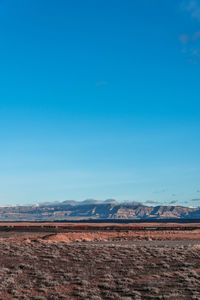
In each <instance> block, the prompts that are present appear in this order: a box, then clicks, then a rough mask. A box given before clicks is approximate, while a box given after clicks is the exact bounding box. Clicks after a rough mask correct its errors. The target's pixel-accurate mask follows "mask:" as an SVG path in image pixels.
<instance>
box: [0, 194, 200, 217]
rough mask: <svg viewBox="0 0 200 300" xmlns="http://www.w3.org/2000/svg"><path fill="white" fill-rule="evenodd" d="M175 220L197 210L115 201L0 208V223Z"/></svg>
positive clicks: (196, 213) (197, 213)
mask: <svg viewBox="0 0 200 300" xmlns="http://www.w3.org/2000/svg"><path fill="white" fill-rule="evenodd" d="M159 218H160V219H170V218H172V219H173V218H174V219H176V218H177V219H178V218H183V219H184V218H190V219H195V218H200V208H190V207H182V206H155V207H154V206H145V205H143V204H141V203H137V202H132V203H118V202H116V201H115V200H112V199H108V200H106V201H102V202H101V201H95V200H86V201H83V202H76V201H64V202H55V203H44V204H40V205H39V204H38V205H29V206H12V207H0V221H15V220H18V221H20V220H25V221H31V220H41V221H42V220H46V221H48V220H49V221H52V220H66V219H67V220H73V219H75V220H76V219H138V220H140V219H159Z"/></svg>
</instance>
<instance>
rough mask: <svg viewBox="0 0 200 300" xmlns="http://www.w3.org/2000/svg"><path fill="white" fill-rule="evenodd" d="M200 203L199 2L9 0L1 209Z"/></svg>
mask: <svg viewBox="0 0 200 300" xmlns="http://www.w3.org/2000/svg"><path fill="white" fill-rule="evenodd" d="M85 198H95V199H106V198H115V199H117V200H120V201H121V200H130V201H132V200H133V201H141V202H143V203H147V204H168V203H173V204H181V205H187V206H188V205H191V206H198V205H200V200H199V199H200V1H180V0H173V1H169V0H163V1H160V0H152V1H149V0H134V1H132V0H124V1H122V0H120V1H119V0H84V1H82V0H79V1H78V0H73V1H72V0H70V1H68V0H59V1H52V0H48V1H47V0H34V1H31V0H23V1H22V0H10V1H6V0H1V2H0V205H5V204H29V203H38V202H43V201H55V200H59V201H63V200H66V199H75V200H84V199H85Z"/></svg>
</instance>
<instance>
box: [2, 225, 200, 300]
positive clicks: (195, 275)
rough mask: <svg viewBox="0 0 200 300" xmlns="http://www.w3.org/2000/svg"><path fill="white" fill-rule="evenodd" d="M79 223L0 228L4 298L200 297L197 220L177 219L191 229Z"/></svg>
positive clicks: (199, 228) (173, 299) (174, 299)
mask: <svg viewBox="0 0 200 300" xmlns="http://www.w3.org/2000/svg"><path fill="white" fill-rule="evenodd" d="M6 224H7V223H5V224H1V226H5V225H6ZM10 224H11V223H10ZM12 224H14V223H12ZM14 225H15V224H14ZM25 225H27V223H21V226H25ZM49 225H50V226H51V224H49ZM78 225H80V224H78ZM107 225H108V224H106V226H107ZM131 225H133V224H131ZM17 226H19V224H17ZM31 226H33V224H31ZM37 226H38V224H37ZM41 226H42V225H41ZM73 226H75V225H74V224H72V230H69V231H68V232H67V231H66V230H65V231H64V232H63V231H62V230H59V229H56V230H52V232H51V230H50V231H49V232H45V231H43V230H42V229H41V230H38V229H35V230H34V229H31V230H28V229H27V230H26V229H23V230H22V229H19V228H18V229H17V230H14V229H13V230H12V229H10V230H2V229H1V231H0V299H6V300H7V299H8V300H9V299H25V300H28V299H32V300H45V299H47V300H48V299H49V300H50V299H55V300H56V299H66V300H73V299H89V300H102V299H108V300H109V299H110V300H111V299H113V300H118V299H119V300H132V299H136V300H140V299H144V300H145V299H152V300H153V299H155V300H156V299H169V300H178V299H180V300H182V299H183V300H184V299H185V300H186V299H188V300H189V299H193V300H195V299H196V300H197V299H200V226H199V224H198V223H197V224H187V225H186V224H178V226H179V227H181V226H183V227H184V226H187V227H188V226H189V227H190V226H193V227H194V228H195V229H193V230H190V229H189V230H184V229H183V230H181V229H180V228H179V229H178V230H177V229H176V230H148V227H150V228H151V227H152V224H147V223H145V224H142V225H141V224H136V225H135V226H140V227H141V226H145V230H127V228H126V226H127V225H120V226H122V229H123V230H117V229H116V230H113V229H112V230H110V231H109V230H108V231H105V230H102V226H104V224H103V225H102V224H98V225H97V224H95V226H97V227H98V226H99V230H98V229H97V230H95V231H94V230H90V228H89V229H88V230H82V231H81V230H73ZM88 226H93V224H92V225H91V224H88ZM112 226H116V225H115V224H112ZM156 226H166V227H173V226H174V228H176V227H177V224H167V225H166V224H153V227H156ZM116 228H117V227H116Z"/></svg>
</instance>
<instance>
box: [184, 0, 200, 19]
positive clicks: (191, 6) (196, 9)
mask: <svg viewBox="0 0 200 300" xmlns="http://www.w3.org/2000/svg"><path fill="white" fill-rule="evenodd" d="M181 8H182V10H184V11H187V12H188V13H189V14H190V17H191V18H193V19H196V20H197V21H200V1H198V0H189V1H184V2H183V3H182V5H181Z"/></svg>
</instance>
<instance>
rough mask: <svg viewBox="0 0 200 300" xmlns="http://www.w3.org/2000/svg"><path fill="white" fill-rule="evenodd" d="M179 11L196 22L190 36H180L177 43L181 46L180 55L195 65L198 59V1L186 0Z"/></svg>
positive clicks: (199, 46)
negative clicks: (194, 29) (195, 28)
mask: <svg viewBox="0 0 200 300" xmlns="http://www.w3.org/2000/svg"><path fill="white" fill-rule="evenodd" d="M181 10H182V11H184V12H186V13H187V15H188V16H189V17H190V18H191V19H193V20H194V21H196V26H197V30H196V31H195V32H193V33H190V34H188V33H182V34H180V36H179V41H180V43H181V44H182V53H183V54H184V56H185V57H186V59H187V61H188V62H191V63H193V64H197V62H198V61H199V59H200V44H199V40H200V28H199V26H200V0H187V1H184V2H182V4H181Z"/></svg>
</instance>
